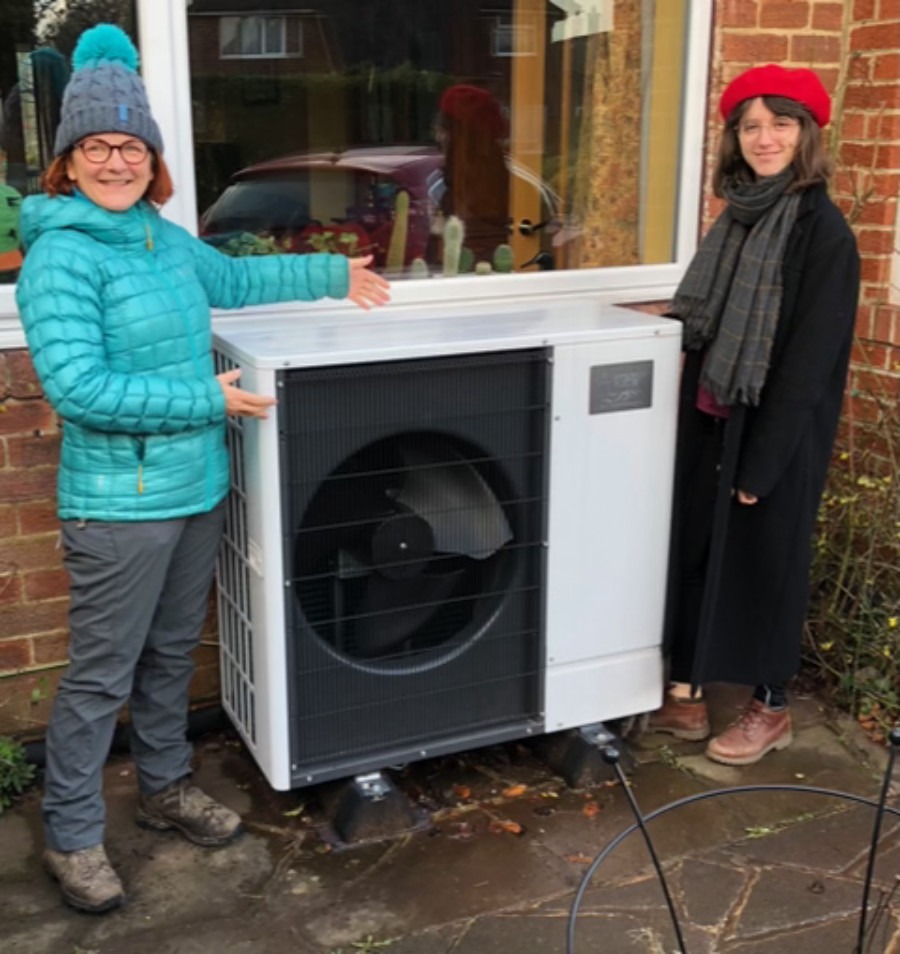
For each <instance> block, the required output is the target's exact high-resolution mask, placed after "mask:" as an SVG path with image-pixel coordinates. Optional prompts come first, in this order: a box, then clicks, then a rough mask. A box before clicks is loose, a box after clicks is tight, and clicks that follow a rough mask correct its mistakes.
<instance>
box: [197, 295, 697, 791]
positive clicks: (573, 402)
mask: <svg viewBox="0 0 900 954" xmlns="http://www.w3.org/2000/svg"><path fill="white" fill-rule="evenodd" d="M215 347H216V357H217V362H218V368H219V370H220V371H222V370H226V369H228V368H233V367H235V366H240V367H241V368H242V371H243V375H242V382H243V384H244V385H245V386H246V387H247V388H248V389H250V390H253V391H257V392H259V393H263V394H269V395H274V396H276V397H277V399H278V407H277V413H274V414H273V415H272V416H271V417H270V419H269V420H267V421H255V420H247V421H233V422H231V423H230V426H229V444H230V450H231V463H232V473H233V492H232V494H231V497H230V503H229V511H228V523H227V531H226V540H225V544H224V547H223V550H222V555H221V558H220V562H219V573H218V583H219V628H220V640H221V676H222V694H223V700H224V706H225V708H226V710H227V711H228V713H229V715H230V716H231V718H232V720H233V721H234V723H235V724H236V726H237V728H238V730H239V731H240V733H241V735H242V736H243V738H244V741H245V742H246V744H247V745H248V747H249V748H250V750H251V752H252V753H253V755H254V757H255V758H256V759H257V761H258V762H259V765H260V766H261V768H262V770H263V771H264V773H265V774H266V776H267V778H268V779H269V781H270V783H271V784H272V785H273V786H274V787H275V788H277V789H287V788H294V787H301V786H304V785H309V784H313V783H318V782H321V781H325V780H327V779H333V778H340V777H344V776H351V775H356V774H359V773H362V772H369V771H375V770H378V769H383V768H386V767H388V766H392V765H396V764H400V763H405V762H409V761H412V760H415V759H419V758H424V757H431V756H434V755H439V754H442V753H449V752H455V751H463V750H466V749H470V748H476V747H478V746H482V745H487V744H493V743H496V742H500V741H504V740H509V739H515V738H524V737H526V736H535V735H539V734H541V733H547V732H554V731H557V730H561V729H567V728H572V727H575V726H581V725H586V724H590V723H595V722H601V721H605V720H610V719H616V718H620V717H624V716H627V715H632V714H634V713H638V712H643V711H646V710H648V709H651V708H653V707H655V706H656V705H657V703H658V702H659V699H660V694H661V680H662V672H661V660H660V651H659V642H660V635H661V629H662V616H663V601H664V590H665V573H666V562H667V546H668V528H669V517H670V507H671V489H670V488H671V478H672V463H673V450H674V443H675V405H676V390H677V378H678V365H679V353H680V326H679V325H678V324H676V323H675V322H672V321H669V320H666V319H661V318H654V317H650V316H646V315H641V314H637V313H635V312H632V311H628V310H626V309H622V308H616V307H612V306H608V305H601V304H599V303H597V302H594V301H591V300H587V299H578V300H574V299H565V300H558V301H556V302H554V303H549V304H543V303H540V301H536V302H535V303H531V304H524V303H523V304H521V305H516V304H506V305H502V306H498V307H496V308H490V309H488V308H487V307H484V308H480V306H472V305H470V306H468V307H460V308H458V309H456V310H452V311H451V310H450V309H446V308H445V309H436V308H434V309H427V308H423V309H419V310H414V309H412V308H409V307H405V308H399V307H396V308H393V309H391V310H390V311H388V310H384V311H382V312H379V313H378V314H377V315H374V316H360V315H353V316H347V315H344V314H343V313H342V314H339V315H332V316H328V317H324V318H320V319H315V320H311V319H309V318H302V319H298V318H286V317H282V316H277V317H275V316H273V317H267V318H253V319H246V318H241V317H236V318H233V319H225V320H223V321H222V322H221V323H220V324H218V326H217V334H216V345H215Z"/></svg>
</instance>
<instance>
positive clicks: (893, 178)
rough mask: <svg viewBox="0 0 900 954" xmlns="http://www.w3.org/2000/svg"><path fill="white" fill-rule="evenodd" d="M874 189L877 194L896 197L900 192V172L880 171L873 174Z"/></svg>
mask: <svg viewBox="0 0 900 954" xmlns="http://www.w3.org/2000/svg"><path fill="white" fill-rule="evenodd" d="M872 191H873V193H874V194H875V195H883V196H885V197H886V198H894V197H896V196H897V195H898V194H900V173H892V172H878V173H876V174H875V175H873V176H872Z"/></svg>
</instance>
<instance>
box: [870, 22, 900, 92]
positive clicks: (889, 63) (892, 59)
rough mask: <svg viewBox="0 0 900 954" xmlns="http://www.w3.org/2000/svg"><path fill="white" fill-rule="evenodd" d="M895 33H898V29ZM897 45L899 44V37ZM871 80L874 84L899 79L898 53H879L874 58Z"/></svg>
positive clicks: (899, 63)
mask: <svg viewBox="0 0 900 954" xmlns="http://www.w3.org/2000/svg"><path fill="white" fill-rule="evenodd" d="M897 32H898V33H900V28H898V31H897ZM897 43H898V44H900V37H898V38H897ZM872 79H874V80H875V81H876V82H878V81H884V80H896V79H900V53H881V54H880V55H879V56H876V57H875V69H874V71H873V72H872Z"/></svg>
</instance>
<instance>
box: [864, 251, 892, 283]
mask: <svg viewBox="0 0 900 954" xmlns="http://www.w3.org/2000/svg"><path fill="white" fill-rule="evenodd" d="M890 277H891V259H890V256H887V255H881V256H879V255H865V256H863V259H862V262H861V263H860V278H861V279H862V281H864V282H872V283H874V284H876V285H884V284H885V283H886V282H887V281H888V280H889V279H890Z"/></svg>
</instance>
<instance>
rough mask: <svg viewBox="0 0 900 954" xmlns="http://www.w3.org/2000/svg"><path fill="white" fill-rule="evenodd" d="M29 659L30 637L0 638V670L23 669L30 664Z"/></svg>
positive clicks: (0, 610)
mask: <svg viewBox="0 0 900 954" xmlns="http://www.w3.org/2000/svg"><path fill="white" fill-rule="evenodd" d="M0 613H2V609H0ZM31 659H32V657H31V640H30V639H0V672H15V671H16V670H17V669H25V668H26V667H27V666H30V665H31Z"/></svg>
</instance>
